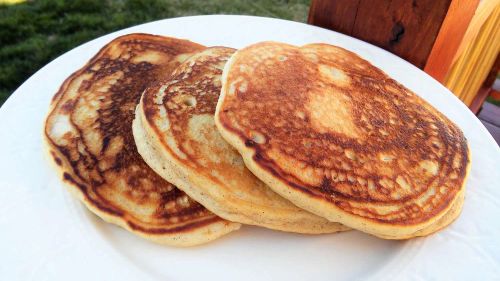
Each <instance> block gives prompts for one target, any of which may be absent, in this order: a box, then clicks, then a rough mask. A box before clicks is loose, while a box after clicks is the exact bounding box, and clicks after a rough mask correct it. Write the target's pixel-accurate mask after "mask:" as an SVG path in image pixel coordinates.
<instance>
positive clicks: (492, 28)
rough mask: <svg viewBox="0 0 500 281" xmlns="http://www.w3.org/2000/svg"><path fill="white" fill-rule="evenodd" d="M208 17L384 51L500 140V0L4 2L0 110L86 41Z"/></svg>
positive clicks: (1, 3) (0, 18) (0, 14)
mask: <svg viewBox="0 0 500 281" xmlns="http://www.w3.org/2000/svg"><path fill="white" fill-rule="evenodd" d="M206 14H242V15H257V16H264V17H274V18H282V19H288V20H293V21H298V22H304V23H309V24H312V25H316V26H320V27H324V28H328V29H331V30H334V31H337V32H341V33H344V34H347V35H349V36H352V37H355V38H358V39H361V40H364V41H367V42H369V43H372V44H374V45H377V46H379V47H381V48H384V49H386V50H388V51H390V52H392V53H394V54H396V55H398V56H400V57H401V58H403V59H405V60H407V61H409V62H410V63H412V64H414V65H415V66H417V67H419V68H421V69H422V70H423V71H425V72H427V73H428V74H429V75H431V76H432V77H434V78H435V79H436V80H437V81H439V82H440V83H442V84H443V85H444V86H446V87H447V88H448V89H450V90H451V91H452V92H453V93H454V94H455V95H456V96H457V97H458V98H459V99H460V100H462V102H463V103H464V104H465V105H467V106H468V107H469V108H470V109H471V111H472V112H473V113H474V114H477V115H478V117H479V119H480V120H481V121H482V122H483V124H484V125H485V126H486V127H487V129H488V130H489V131H490V132H491V133H492V135H493V137H494V138H495V139H496V140H497V142H499V143H500V107H499V106H500V92H499V90H500V79H499V78H498V72H499V67H500V59H499V56H498V52H499V49H500V0H144V1H141V0H74V1H69V0H68V1H63V0H0V106H1V105H2V104H3V103H4V102H5V100H6V99H7V98H8V97H9V96H10V95H11V94H12V92H13V91H15V89H16V88H17V87H19V86H20V85H21V84H22V83H23V82H24V81H25V80H26V79H28V78H29V77H30V76H31V75H32V74H33V73H35V72H36V71H37V70H38V69H40V68H41V67H43V66H44V65H45V64H47V63H48V62H50V61H51V60H53V59H55V58H56V57H58V56H60V55H61V54H63V53H65V52H67V51H69V50H71V49H72V48H74V47H76V46H78V45H80V44H82V43H84V42H87V41H89V40H92V39H94V38H96V37H99V36H101V35H104V34H107V33H110V32H113V31H116V30H119V29H122V28H126V27H130V26H133V25H137V24H141V23H145V22H149V21H154V20H159V19H165V18H172V17H180V16H189V15H206Z"/></svg>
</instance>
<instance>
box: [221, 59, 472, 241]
mask: <svg viewBox="0 0 500 281" xmlns="http://www.w3.org/2000/svg"><path fill="white" fill-rule="evenodd" d="M239 52H240V51H239V50H238V51H236V52H235V53H234V54H233V56H232V57H231V58H230V59H229V60H228V62H227V63H226V65H225V67H224V70H223V74H222V77H221V82H222V88H221V93H220V96H219V100H218V102H217V107H216V111H215V125H216V126H217V129H218V130H219V132H220V134H221V135H222V137H223V138H224V140H226V141H227V142H228V143H229V144H230V145H232V146H233V147H234V148H235V149H236V150H237V151H238V152H239V153H240V154H241V156H242V157H243V161H244V162H245V165H246V167H247V168H248V169H249V170H250V171H251V172H252V173H253V174H254V175H255V176H257V177H258V178H259V179H260V180H261V181H263V182H264V183H265V184H267V185H268V186H269V187H270V188H271V189H272V190H273V191H275V192H276V193H278V194H279V195H281V196H283V197H284V198H286V199H288V200H290V201H291V202H292V203H294V204H295V205H297V206H298V207H300V208H302V209H305V210H307V211H309V212H311V213H313V214H316V215H318V216H321V217H324V218H326V219H328V220H330V221H332V222H339V223H341V224H343V225H345V226H348V227H351V228H353V229H356V230H359V231H362V232H365V233H368V234H371V235H374V236H377V237H380V238H384V239H394V240H401V239H409V238H413V237H418V236H426V235H429V234H431V233H434V232H436V231H438V230H440V229H442V228H444V227H445V226H447V225H449V224H450V223H452V222H453V221H454V220H455V219H456V218H457V217H458V216H459V214H460V210H461V208H462V206H463V198H464V193H465V186H466V184H467V179H468V176H469V174H470V169H471V160H470V159H471V152H470V147H469V143H468V142H467V148H468V163H467V167H466V173H465V176H464V180H463V182H462V185H461V187H460V189H459V191H458V192H457V194H456V195H455V197H454V198H453V200H451V201H450V202H449V203H448V205H447V206H446V207H445V208H444V209H442V210H441V211H440V212H439V213H438V214H437V215H436V216H434V217H432V218H431V219H429V220H427V221H425V222H422V223H418V224H412V225H408V224H387V223H380V222H378V221H376V220H373V219H369V218H363V217H360V216H356V215H353V214H350V213H347V212H345V211H343V210H342V209H340V208H338V207H336V206H335V205H333V204H330V202H328V201H326V200H323V199H321V198H318V197H315V196H312V195H310V194H307V193H305V192H302V191H300V190H298V189H296V188H294V187H290V186H289V185H287V184H286V183H285V182H283V181H282V180H281V179H280V178H278V177H275V176H273V175H272V173H270V172H269V171H268V170H266V169H264V168H262V167H260V166H259V165H258V164H257V163H256V162H255V161H254V160H253V158H254V156H255V150H254V149H252V148H248V147H247V146H246V145H245V142H244V140H242V139H241V137H240V136H238V135H237V134H234V133H232V132H231V130H230V129H228V128H226V127H225V125H224V124H222V123H221V120H220V118H219V117H220V116H219V114H220V111H221V107H222V104H223V103H224V99H225V96H226V91H225V90H224V89H225V85H226V84H227V76H228V73H229V69H230V68H231V67H232V65H233V63H234V61H235V58H236V56H237V54H238V53H239ZM414 94H415V93H414ZM415 95H416V94H415ZM466 141H467V140H466ZM457 201H462V203H460V202H458V203H457ZM453 208H458V209H459V210H454V209H453ZM448 213H450V214H452V216H451V217H446V219H444V217H445V215H446V214H448ZM441 218H443V220H441Z"/></svg>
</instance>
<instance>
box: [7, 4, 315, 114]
mask: <svg viewBox="0 0 500 281" xmlns="http://www.w3.org/2000/svg"><path fill="white" fill-rule="evenodd" d="M309 2H310V0H147V1H146V0H144V1H143V0H105V1H104V0H71V1H70V0H32V1H20V0H0V3H2V4H1V5H0V106H1V105H2V104H3V102H4V101H5V100H6V99H7V98H8V97H9V96H10V94H11V93H12V92H13V91H14V90H15V89H16V88H17V87H19V85H20V84H21V83H22V82H23V81H25V80H26V79H27V78H28V77H30V76H31V75H32V74H33V73H35V71H37V70H38V69H40V68H41V67H42V66H44V65H45V64H47V63H48V62H49V61H51V60H53V59H54V58H56V57H57V56H59V55H60V54H62V53H64V52H66V51H68V50H70V49H72V48H74V47H76V46H78V45H80V44H82V43H84V42H86V41H89V40H91V39H94V38H96V37H99V36H101V35H103V34H106V33H109V32H112V31H115V30H118V29H122V28H125V27H129V26H133V25H136V24H140V23H144V22H149V21H154V20H158V19H164V18H172V17H179V16H188V15H206V14H245V15H258V16H265V17H275V18H283V19H289V20H295V21H305V20H306V18H307V11H308V9H309ZM7 3H9V4H11V3H18V4H16V5H5V4H7Z"/></svg>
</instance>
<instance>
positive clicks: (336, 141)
mask: <svg viewBox="0 0 500 281" xmlns="http://www.w3.org/2000/svg"><path fill="white" fill-rule="evenodd" d="M215 123H216V125H217V128H218V129H219V131H220V133H221V134H222V136H223V138H224V139H225V140H226V141H227V142H229V143H230V144H231V145H232V146H234V147H235V148H236V149H237V150H238V151H239V152H240V154H241V155H242V156H243V159H244V161H245V164H246V166H247V167H248V168H249V169H250V170H251V171H252V172H253V173H254V174H255V175H256V176H257V177H258V178H260V179H261V180H262V181H263V182H265V183H266V184H267V185H268V186H269V187H270V188H272V189H273V190H274V191H275V192H277V193H278V194H280V195H282V196H283V197H285V198H287V199H289V200H290V201H292V202H293V203H295V204H296V205H297V206H299V207H301V208H303V209H305V210H308V211H310V212H312V213H314V214H317V215H319V216H322V217H325V218H327V219H328V220H330V221H335V222H340V223H342V224H344V225H346V226H349V227H352V228H355V229H358V230H361V231H363V232H366V233H370V234H372V235H375V236H379V237H382V238H387V239H405V238H411V237H415V236H423V235H428V234H430V233H432V232H435V231H437V230H439V229H441V228H443V227H445V226H446V225H448V224H449V223H451V222H452V221H453V220H454V219H455V218H456V217H457V216H458V214H459V213H460V210H461V206H462V204H463V197H464V190H465V182H466V177H467V174H468V171H469V169H470V161H469V159H470V156H469V149H468V145H467V141H466V139H465V137H464V135H463V133H462V132H461V130H460V129H459V128H458V127H457V126H456V125H455V124H453V123H452V122H451V121H450V120H449V119H448V118H446V117H445V116H444V115H443V114H441V113H440V112H438V111H437V110H436V109H434V108H433V107H432V106H431V105H429V104H428V103H427V102H425V101H424V100H423V99H421V98H419V97H418V96H417V95H416V94H414V93H413V92H411V91H410V90H409V89H407V88H405V87H404V86H402V85H401V84H399V83H398V82H396V81H395V80H393V79H391V78H390V77H388V76H387V75H386V74H385V73H384V72H382V71H381V70H379V69H378V68H376V67H375V66H373V65H371V64H370V63H369V62H367V61H366V60H364V59H362V58H360V57H359V56H357V55H356V54H354V53H352V52H350V51H347V50H345V49H342V48H340V47H335V46H331V45H327V44H310V45H305V46H302V47H296V46H292V45H287V44H283V43H276V42H262V43H258V44H255V45H251V46H248V47H247V48H244V49H242V50H239V51H238V52H236V53H235V54H234V55H233V56H232V57H231V59H230V60H229V61H228V63H227V64H226V66H225V68H224V71H223V76H222V91H221V95H220V98H219V101H218V104H217V110H216V114H215Z"/></svg>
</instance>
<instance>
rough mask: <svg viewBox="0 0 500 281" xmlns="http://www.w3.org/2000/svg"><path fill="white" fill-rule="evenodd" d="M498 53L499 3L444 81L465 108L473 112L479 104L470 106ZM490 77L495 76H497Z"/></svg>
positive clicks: (499, 37) (499, 33)
mask: <svg viewBox="0 0 500 281" xmlns="http://www.w3.org/2000/svg"><path fill="white" fill-rule="evenodd" d="M499 50H500V4H499V5H497V6H496V8H495V9H494V10H493V12H492V13H491V15H490V16H489V17H488V19H487V20H486V21H485V22H484V24H483V26H482V27H481V29H480V32H479V34H478V35H477V36H476V38H475V39H474V40H473V41H472V42H470V44H469V46H467V47H466V48H465V50H464V52H463V54H462V55H461V56H460V57H459V58H458V60H457V61H456V62H455V64H454V65H453V67H452V69H451V71H450V73H449V74H448V76H447V77H446V79H445V80H444V85H445V86H446V87H447V88H448V89H450V90H451V91H452V92H453V93H454V94H455V95H456V96H458V97H459V98H460V99H461V100H462V101H463V102H464V103H465V104H466V105H468V106H471V109H472V110H473V111H476V110H477V108H478V106H479V105H480V104H478V103H479V101H476V102H475V103H474V104H473V100H474V98H475V97H476V95H477V93H478V91H479V89H480V88H481V86H482V85H483V83H484V81H485V79H486V77H487V76H488V73H490V70H491V69H492V66H493V65H494V63H495V59H496V58H497V56H498V52H499ZM492 75H495V76H496V73H494V74H492ZM482 93H484V91H482ZM483 100H484V99H483Z"/></svg>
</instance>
